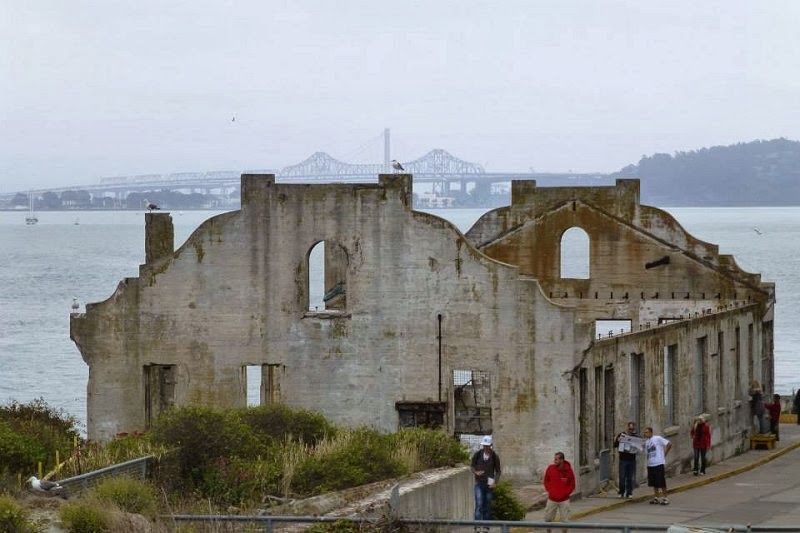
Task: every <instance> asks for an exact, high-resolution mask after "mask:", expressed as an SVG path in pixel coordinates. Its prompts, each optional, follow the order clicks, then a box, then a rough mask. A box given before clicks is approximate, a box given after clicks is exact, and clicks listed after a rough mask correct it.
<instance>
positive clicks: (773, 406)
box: [764, 394, 781, 440]
mask: <svg viewBox="0 0 800 533" xmlns="http://www.w3.org/2000/svg"><path fill="white" fill-rule="evenodd" d="M764 407H766V408H767V413H769V432H770V433H772V434H773V435H775V440H781V435H780V425H781V395H780V394H773V395H772V401H771V402H770V403H768V404H767V405H765V406H764Z"/></svg>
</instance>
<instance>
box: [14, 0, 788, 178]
mask: <svg viewBox="0 0 800 533" xmlns="http://www.w3.org/2000/svg"><path fill="white" fill-rule="evenodd" d="M799 22H800V2H798V1H796V0H768V1H764V2H754V1H752V0H704V1H702V2H698V1H697V0H691V1H688V0H669V1H661V2H655V1H642V0H502V1H499V0H498V1H485V0H484V1H481V2H478V1H471V0H460V1H437V0H426V1H411V0H407V1H397V2H386V1H381V0H377V1H376V0H366V1H350V0H337V1H328V0H291V1H288V0H287V1H273V0H239V1H213V2H212V1H205V0H190V1H180V0H171V1H164V0H158V1H155V0H137V1H135V2H131V1H128V0H124V1H120V0H100V1H86V0H69V1H64V0H26V1H19V0H0V192H10V191H19V190H26V189H29V188H34V189H36V188H44V187H56V186H66V185H79V184H93V183H96V182H97V181H98V180H99V179H100V178H101V177H107V176H128V175H136V174H153V173H171V172H192V171H206V170H256V169H280V168H282V167H284V166H287V165H291V164H294V163H298V162H300V161H302V160H303V159H305V158H306V157H308V156H309V155H311V154H312V153H313V152H316V151H325V152H328V153H329V154H331V155H332V156H333V157H336V158H338V159H342V160H345V161H349V162H361V163H365V162H375V163H379V162H382V160H383V144H382V139H383V130H384V129H385V128H389V129H390V130H391V140H392V143H391V149H392V157H394V158H396V159H398V160H400V161H410V160H413V159H416V158H418V157H421V156H422V155H424V154H425V153H427V152H428V151H430V150H432V149H434V148H442V149H445V150H447V151H448V152H450V153H452V154H453V155H455V156H456V157H459V158H462V159H465V160H468V161H472V162H475V163H479V164H481V165H483V166H484V167H485V168H486V170H487V171H490V172H501V171H518V172H524V171H530V170H531V169H533V170H534V171H536V172H566V171H573V172H612V171H616V170H619V169H620V168H622V167H624V166H625V165H628V164H631V163H636V162H637V161H638V160H639V159H640V158H641V157H642V156H643V155H652V154H653V153H657V152H666V153H674V152H676V151H683V150H693V149H698V148H702V147H705V146H716V145H728V144H733V143H737V142H748V141H752V140H756V139H773V138H777V137H786V138H789V139H793V140H797V139H799V138H800V135H798V133H797V127H798V125H800V59H798V58H800V31H798V30H797V27H798V23H799ZM234 117H235V120H233V119H234Z"/></svg>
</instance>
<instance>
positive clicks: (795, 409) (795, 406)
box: [792, 389, 800, 426]
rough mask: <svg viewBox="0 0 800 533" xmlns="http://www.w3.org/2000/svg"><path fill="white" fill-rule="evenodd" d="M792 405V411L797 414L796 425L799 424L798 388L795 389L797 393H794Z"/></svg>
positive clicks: (799, 396) (799, 401) (799, 398)
mask: <svg viewBox="0 0 800 533" xmlns="http://www.w3.org/2000/svg"><path fill="white" fill-rule="evenodd" d="M792 407H793V409H792V412H793V413H794V414H796V415H797V425H798V426H800V389H797V393H796V394H795V395H794V401H793V402H792Z"/></svg>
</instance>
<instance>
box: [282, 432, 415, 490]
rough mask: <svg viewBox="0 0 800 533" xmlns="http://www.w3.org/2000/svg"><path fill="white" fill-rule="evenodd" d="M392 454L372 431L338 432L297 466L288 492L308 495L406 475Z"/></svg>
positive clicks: (386, 442)
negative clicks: (290, 489) (290, 490)
mask: <svg viewBox="0 0 800 533" xmlns="http://www.w3.org/2000/svg"><path fill="white" fill-rule="evenodd" d="M393 451H394V450H393V448H392V441H391V439H390V438H389V437H388V436H386V435H381V434H379V433H378V432H377V431H375V430H373V429H368V428H361V429H357V430H353V431H347V432H340V433H339V434H337V436H336V437H335V438H334V439H331V440H329V441H325V440H323V441H321V442H320V443H319V444H318V445H317V448H316V451H315V452H314V453H313V454H312V455H311V456H309V457H308V458H306V459H305V460H303V461H301V462H300V464H299V465H297V468H296V470H295V472H294V477H293V481H292V486H291V488H292V492H293V493H294V494H296V495H298V496H310V495H314V494H322V493H324V492H330V491H336V490H341V489H345V488H349V487H356V486H358V485H364V484H366V483H372V482H373V481H380V480H383V479H389V478H392V477H397V476H399V475H402V474H405V473H407V471H406V470H405V469H404V468H403V466H402V464H400V463H399V462H398V461H397V460H396V459H395V458H394V457H393Z"/></svg>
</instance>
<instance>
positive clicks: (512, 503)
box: [492, 481, 527, 520]
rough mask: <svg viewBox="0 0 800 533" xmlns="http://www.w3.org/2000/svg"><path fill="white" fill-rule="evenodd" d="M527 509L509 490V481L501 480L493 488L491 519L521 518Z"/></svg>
mask: <svg viewBox="0 0 800 533" xmlns="http://www.w3.org/2000/svg"><path fill="white" fill-rule="evenodd" d="M526 514H527V510H526V509H525V506H524V505H523V504H522V502H521V501H519V498H517V496H516V495H515V494H514V492H513V491H512V490H511V483H510V482H508V481H501V482H500V483H498V484H497V486H496V487H495V488H494V500H493V501H492V520H522V519H524V518H525V515H526Z"/></svg>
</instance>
